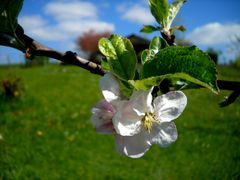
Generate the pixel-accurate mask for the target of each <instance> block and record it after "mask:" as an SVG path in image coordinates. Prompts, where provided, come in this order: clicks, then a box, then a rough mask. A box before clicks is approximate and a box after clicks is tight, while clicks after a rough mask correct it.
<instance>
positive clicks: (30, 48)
mask: <svg viewBox="0 0 240 180" xmlns="http://www.w3.org/2000/svg"><path fill="white" fill-rule="evenodd" d="M16 34H17V36H18V38H19V39H20V40H21V42H23V43H24V44H25V52H24V53H26V51H27V52H28V53H30V55H37V56H46V57H49V58H53V59H56V60H59V61H61V62H64V63H66V64H73V65H75V66H79V67H81V68H83V69H86V70H88V71H90V72H91V73H93V74H98V75H101V76H103V75H104V74H105V71H104V70H103V69H102V68H101V66H100V65H99V64H96V63H94V62H91V61H89V60H87V59H84V58H81V57H79V56H77V54H76V53H73V52H71V51H67V52H65V53H62V52H58V51H56V50H54V49H52V48H49V47H47V46H45V45H43V44H40V43H39V42H37V41H35V40H33V39H32V38H31V37H29V36H27V35H26V34H24V32H23V29H22V28H21V26H18V28H17V30H16Z"/></svg>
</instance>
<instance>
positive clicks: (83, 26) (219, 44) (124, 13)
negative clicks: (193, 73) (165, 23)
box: [0, 0, 240, 63]
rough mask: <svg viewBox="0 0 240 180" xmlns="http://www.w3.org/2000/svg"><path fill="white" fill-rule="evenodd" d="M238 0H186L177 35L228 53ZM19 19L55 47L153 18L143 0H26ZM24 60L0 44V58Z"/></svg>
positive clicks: (238, 26)
mask: <svg viewBox="0 0 240 180" xmlns="http://www.w3.org/2000/svg"><path fill="white" fill-rule="evenodd" d="M239 9H240V0H188V2H187V3H185V5H184V6H183V8H182V9H181V11H180V15H179V17H178V22H177V23H180V24H179V25H181V24H182V25H184V26H185V27H186V28H187V32H186V33H182V34H180V36H181V37H184V38H186V39H190V40H191V41H192V42H193V43H194V44H196V45H197V46H199V47H200V48H201V49H203V50H205V49H206V48H208V47H213V48H215V49H217V50H221V51H222V56H221V61H222V62H224V61H227V60H228V59H229V58H233V56H234V54H233V53H232V52H231V51H229V47H230V44H231V41H234V36H235V35H237V34H238V35H240V13H239ZM19 23H20V24H21V25H22V26H23V27H24V29H25V32H26V34H28V35H30V36H31V37H33V38H34V39H36V40H38V41H40V42H42V43H44V44H46V45H48V46H50V47H53V48H55V49H58V50H60V51H67V50H73V51H74V50H75V40H76V38H77V37H78V36H80V35H81V34H82V33H84V32H86V31H88V30H90V29H94V30H95V31H99V32H101V31H106V30H107V31H111V32H113V33H116V34H120V35H123V36H126V35H129V34H132V33H134V34H139V35H141V36H144V37H146V38H151V37H152V36H153V35H156V34H151V35H146V34H143V33H139V30H140V29H141V28H142V26H143V24H155V23H154V18H153V17H152V16H151V14H150V12H149V9H148V4H147V0H25V1H24V6H23V9H22V12H21V14H20V16H19ZM7 59H10V61H11V62H20V61H23V54H22V53H21V52H18V51H16V50H12V49H10V48H5V47H2V46H0V63H6V62H7Z"/></svg>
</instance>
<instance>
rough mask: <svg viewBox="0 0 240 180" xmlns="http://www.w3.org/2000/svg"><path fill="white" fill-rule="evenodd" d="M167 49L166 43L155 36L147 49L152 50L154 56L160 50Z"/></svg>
mask: <svg viewBox="0 0 240 180" xmlns="http://www.w3.org/2000/svg"><path fill="white" fill-rule="evenodd" d="M165 47H168V43H167V42H166V41H165V40H164V39H163V38H161V37H159V36H155V37H154V38H153V39H152V41H151V43H150V46H149V49H151V50H153V51H154V52H155V53H156V54H157V53H158V51H160V50H161V49H163V48H165Z"/></svg>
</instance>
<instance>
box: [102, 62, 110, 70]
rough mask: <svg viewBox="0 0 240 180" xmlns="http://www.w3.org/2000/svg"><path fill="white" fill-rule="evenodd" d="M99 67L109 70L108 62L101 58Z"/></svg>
mask: <svg viewBox="0 0 240 180" xmlns="http://www.w3.org/2000/svg"><path fill="white" fill-rule="evenodd" d="M101 67H102V68H103V69H104V70H105V71H109V70H110V66H109V64H108V62H107V61H104V60H101Z"/></svg>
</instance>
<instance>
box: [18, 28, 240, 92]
mask: <svg viewBox="0 0 240 180" xmlns="http://www.w3.org/2000/svg"><path fill="white" fill-rule="evenodd" d="M16 34H17V36H18V38H19V39H21V41H22V42H24V44H25V48H26V49H28V48H29V49H30V53H32V54H33V55H37V56H46V57H49V58H54V59H56V60H59V61H61V62H64V63H67V64H73V65H75V66H79V67H81V68H83V69H86V70H88V71H90V72H91V73H93V74H97V75H101V76H103V75H104V74H105V73H106V72H105V71H104V70H103V69H102V67H101V66H100V65H99V64H96V63H94V62H91V61H89V60H87V59H84V58H81V57H79V56H77V55H76V53H73V52H71V51H67V52H65V53H62V52H58V51H56V50H54V49H52V48H49V47H47V46H45V45H42V44H40V43H39V42H37V41H35V40H33V39H32V38H31V37H29V36H27V35H26V34H24V31H23V29H22V27H21V26H18V28H17V30H16ZM162 36H163V38H164V39H165V40H166V41H167V42H168V43H169V44H171V45H174V39H175V37H174V36H173V35H172V36H167V35H165V34H163V33H162ZM26 49H25V50H23V52H24V51H25V52H26ZM25 52H24V53H25ZM217 84H218V87H219V89H222V90H232V91H240V82H234V81H223V80H218V81H217Z"/></svg>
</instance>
